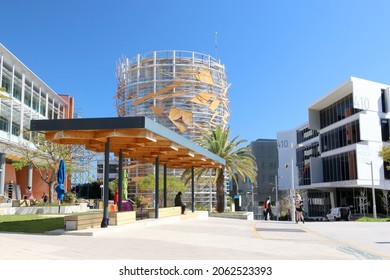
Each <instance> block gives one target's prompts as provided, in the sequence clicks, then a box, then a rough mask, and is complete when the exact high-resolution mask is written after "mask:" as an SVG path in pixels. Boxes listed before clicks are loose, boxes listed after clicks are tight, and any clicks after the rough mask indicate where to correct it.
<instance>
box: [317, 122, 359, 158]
mask: <svg viewBox="0 0 390 280" xmlns="http://www.w3.org/2000/svg"><path fill="white" fill-rule="evenodd" d="M358 142H360V127H359V121H358V120H357V121H354V122H351V123H348V124H346V125H344V126H341V127H338V128H336V129H333V130H331V131H328V132H326V133H324V134H322V135H321V149H322V152H326V151H330V150H334V149H337V148H340V147H344V146H347V145H351V144H355V143H358Z"/></svg>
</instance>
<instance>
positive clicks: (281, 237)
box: [0, 213, 390, 260]
mask: <svg viewBox="0 0 390 280" xmlns="http://www.w3.org/2000/svg"><path fill="white" fill-rule="evenodd" d="M0 244H1V245H0V259H1V260H22V259H23V260H69V259H72V260H107V259H111V260H117V259H139V260H154V259H161V260H175V259H184V260H209V259H218V260H358V259H366V260H371V259H373V260H390V223H359V222H307V223H305V224H302V223H299V224H295V223H292V222H282V221H280V222H277V221H256V220H254V221H248V220H237V219H227V218H215V217H213V218H211V217H207V216H205V215H202V214H201V215H199V214H193V213H188V215H182V216H181V217H172V218H162V219H158V220H154V219H148V220H144V221H137V222H136V223H134V224H129V225H123V226H109V227H108V228H103V229H102V228H95V229H87V230H82V231H75V232H66V234H64V232H63V231H57V232H51V234H21V233H5V232H2V233H0Z"/></svg>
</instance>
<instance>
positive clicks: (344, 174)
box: [322, 151, 357, 182]
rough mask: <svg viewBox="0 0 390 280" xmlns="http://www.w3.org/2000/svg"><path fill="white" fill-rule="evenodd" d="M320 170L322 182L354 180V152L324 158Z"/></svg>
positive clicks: (355, 176) (355, 177) (355, 169)
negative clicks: (321, 171)
mask: <svg viewBox="0 0 390 280" xmlns="http://www.w3.org/2000/svg"><path fill="white" fill-rule="evenodd" d="M322 168H323V176H324V182H335V181H348V180H356V179H357V165H356V151H350V152H347V153H342V154H338V155H333V156H329V157H325V158H323V159H322Z"/></svg>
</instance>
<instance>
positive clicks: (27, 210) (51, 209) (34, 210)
mask: <svg viewBox="0 0 390 280" xmlns="http://www.w3.org/2000/svg"><path fill="white" fill-rule="evenodd" d="M1 209H2V211H0V213H1V212H2V214H3V215H14V214H16V215H27V214H42V215H46V214H68V213H79V212H87V211H88V210H89V208H88V206H87V203H80V205H72V206H30V207H2V208H1Z"/></svg>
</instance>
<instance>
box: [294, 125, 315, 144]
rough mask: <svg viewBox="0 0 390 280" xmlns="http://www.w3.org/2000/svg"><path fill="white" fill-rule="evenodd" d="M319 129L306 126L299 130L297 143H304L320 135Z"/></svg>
mask: <svg viewBox="0 0 390 280" xmlns="http://www.w3.org/2000/svg"><path fill="white" fill-rule="evenodd" d="M318 134H319V133H318V131H317V130H313V129H310V128H309V126H305V127H303V128H301V129H299V130H298V131H297V143H298V144H300V143H303V142H305V141H308V140H310V139H313V138H315V137H317V136H318Z"/></svg>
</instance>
